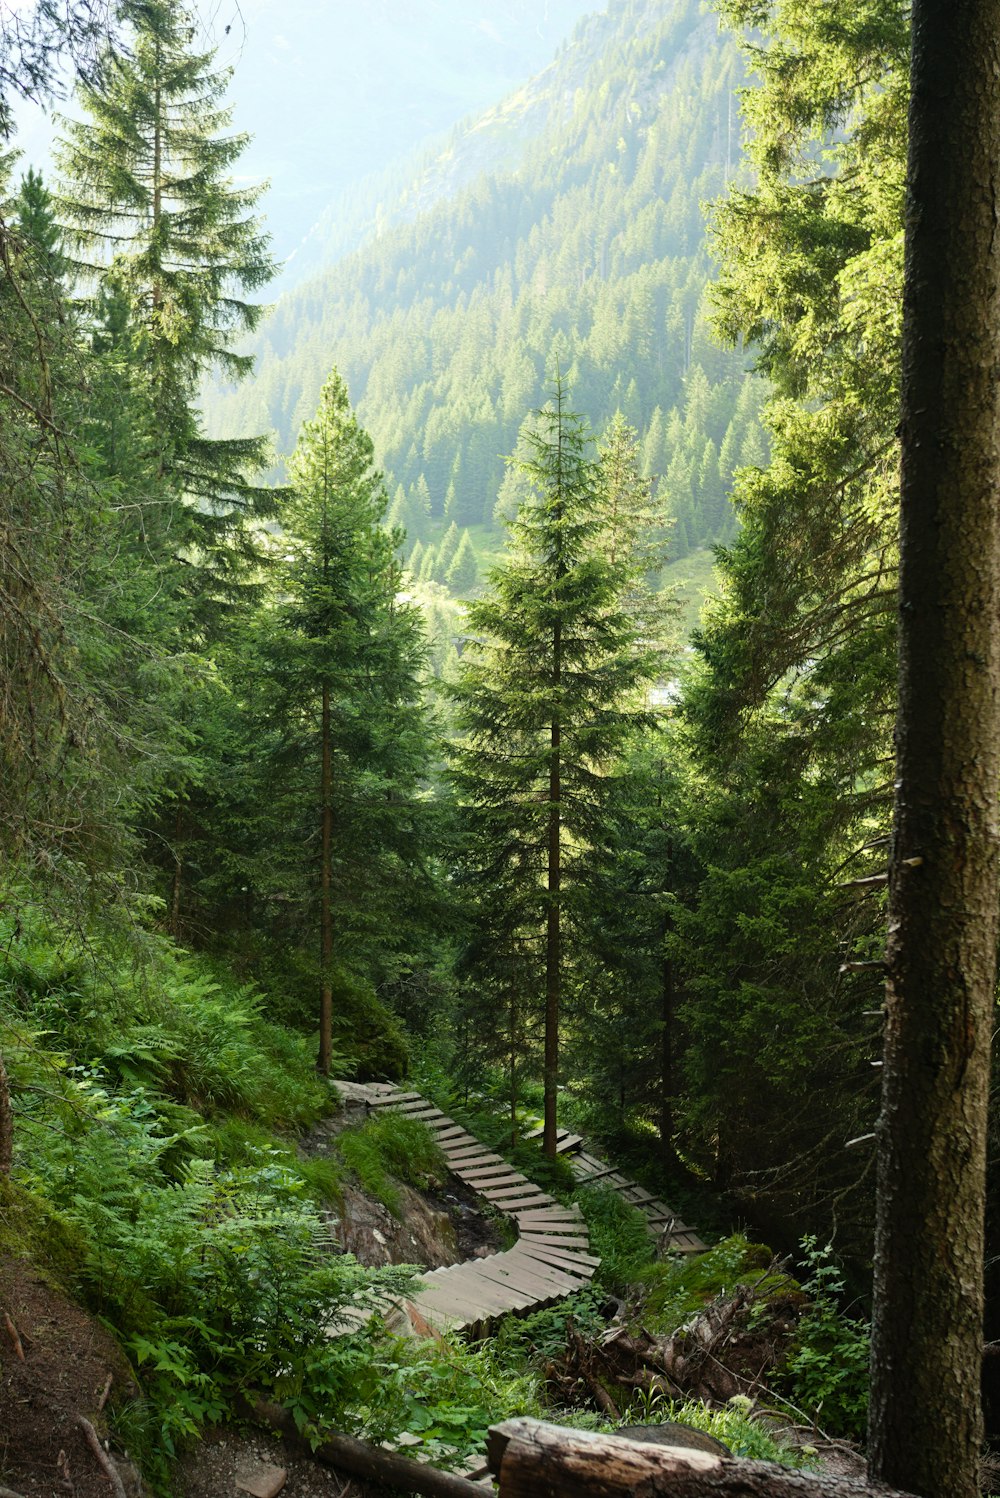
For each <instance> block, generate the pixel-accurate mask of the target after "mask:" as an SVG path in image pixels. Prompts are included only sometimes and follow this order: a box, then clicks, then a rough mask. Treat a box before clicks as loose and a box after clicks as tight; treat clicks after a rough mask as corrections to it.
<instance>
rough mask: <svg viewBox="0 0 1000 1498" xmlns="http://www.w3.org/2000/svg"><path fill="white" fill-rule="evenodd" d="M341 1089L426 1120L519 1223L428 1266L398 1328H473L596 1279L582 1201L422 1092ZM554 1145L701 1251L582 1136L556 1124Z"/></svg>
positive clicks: (682, 1246) (455, 1161)
mask: <svg viewBox="0 0 1000 1498" xmlns="http://www.w3.org/2000/svg"><path fill="white" fill-rule="evenodd" d="M337 1088H338V1091H339V1092H340V1093H341V1095H342V1097H343V1099H344V1101H345V1102H346V1103H349V1104H353V1105H354V1106H355V1107H358V1106H363V1107H364V1109H365V1111H366V1112H369V1113H371V1112H380V1111H381V1110H382V1109H392V1110H393V1111H394V1112H398V1113H402V1114H404V1115H405V1116H406V1117H408V1118H417V1119H419V1120H420V1122H421V1123H425V1124H426V1125H427V1126H428V1128H429V1129H430V1130H431V1131H432V1132H433V1134H434V1135H435V1137H436V1139H437V1142H438V1144H439V1145H440V1147H441V1150H442V1152H443V1154H444V1157H445V1160H446V1161H447V1163H448V1168H449V1170H451V1171H452V1172H453V1174H454V1175H456V1176H458V1178H459V1180H461V1181H464V1182H465V1184H466V1185H467V1186H470V1187H471V1188H472V1190H473V1191H475V1192H476V1193H477V1195H479V1196H481V1197H483V1198H484V1199H485V1200H486V1201H488V1202H490V1203H491V1204H492V1205H493V1206H494V1207H496V1208H497V1209H498V1210H499V1211H501V1212H504V1213H506V1214H507V1216H509V1217H510V1218H511V1219H512V1220H513V1222H514V1224H515V1226H516V1228H517V1234H518V1237H517V1242H516V1243H515V1245H514V1247H513V1248H509V1249H507V1250H505V1251H504V1252H502V1253H496V1254H489V1255H488V1256H487V1257H485V1258H482V1259H467V1260H466V1261H465V1262H464V1263H462V1264H453V1265H449V1266H448V1267H447V1268H444V1269H431V1270H428V1271H427V1272H426V1273H424V1274H423V1275H422V1276H421V1278H420V1282H419V1288H418V1289H417V1290H415V1292H414V1294H413V1296H412V1297H411V1298H410V1299H408V1300H406V1301H405V1302H403V1303H402V1304H400V1305H394V1306H392V1307H389V1308H387V1310H386V1312H385V1315H386V1320H387V1322H388V1324H389V1325H390V1326H391V1327H392V1328H393V1330H395V1331H399V1332H402V1333H404V1334H405V1333H407V1332H414V1333H417V1334H424V1335H425V1334H426V1329H427V1328H431V1329H433V1330H435V1331H438V1332H444V1331H466V1330H474V1329H476V1328H479V1327H485V1326H486V1325H487V1324H488V1323H489V1322H491V1321H494V1320H495V1319H496V1318H497V1317H498V1316H503V1315H506V1314H507V1313H508V1312H511V1311H532V1310H539V1309H541V1308H542V1307H544V1306H547V1305H550V1304H551V1303H552V1302H553V1301H557V1300H562V1299H563V1298H564V1297H565V1296H567V1295H572V1294H573V1292H574V1291H576V1290H580V1289H582V1288H583V1287H584V1286H586V1285H588V1284H589V1283H590V1281H591V1280H592V1279H593V1276H594V1271H595V1269H596V1268H597V1267H598V1265H599V1264H600V1259H598V1258H597V1257H595V1255H594V1254H592V1253H591V1252H590V1238H589V1235H588V1232H587V1224H586V1221H585V1220H584V1217H583V1214H582V1213H581V1211H580V1209H579V1207H577V1206H575V1205H574V1206H573V1207H564V1206H562V1205H561V1204H560V1203H559V1202H557V1201H556V1200H555V1198H554V1197H552V1196H550V1195H549V1194H548V1192H546V1191H543V1190H542V1189H541V1187H540V1186H536V1185H534V1184H533V1183H532V1182H531V1181H530V1180H529V1179H528V1177H527V1176H525V1175H522V1173H521V1172H520V1171H519V1170H516V1169H515V1168H514V1166H513V1165H510V1164H508V1162H507V1161H506V1160H504V1159H503V1158H502V1157H501V1156H500V1155H497V1154H494V1153H493V1152H492V1151H490V1150H488V1149H487V1148H486V1146H485V1145H483V1144H480V1142H479V1140H478V1139H476V1138H475V1136H474V1135H472V1134H470V1133H469V1132H468V1131H467V1130H466V1129H463V1128H462V1127H461V1125H459V1124H456V1123H455V1122H454V1120H453V1119H450V1118H449V1117H448V1116H447V1115H446V1114H445V1113H442V1111H441V1109H440V1108H435V1107H434V1105H433V1103H429V1102H428V1101H427V1099H426V1098H423V1097H421V1096H420V1094H419V1093H418V1092H407V1091H405V1090H404V1089H402V1088H400V1087H396V1086H394V1085H393V1084H392V1083H389V1082H369V1083H357V1082H338V1083H337ZM540 1134H541V1130H540V1129H538V1130H533V1131H532V1133H531V1134H529V1135H527V1136H526V1137H527V1138H532V1137H537V1136H539V1135H540ZM557 1148H558V1149H559V1152H560V1153H561V1154H563V1155H564V1156H565V1158H566V1159H567V1160H568V1162H569V1164H570V1166H571V1168H572V1170H573V1174H574V1175H575V1176H576V1178H577V1180H578V1181H580V1182H581V1184H585V1183H587V1182H591V1181H593V1182H596V1181H601V1182H604V1183H606V1184H607V1185H609V1186H611V1187H613V1188H614V1189H615V1190H616V1191H618V1192H619V1193H620V1195H621V1196H622V1197H623V1199H624V1200H625V1201H627V1202H629V1203H630V1204H631V1205H632V1206H635V1207H638V1208H639V1210H640V1211H641V1212H642V1213H644V1215H645V1217H646V1219H647V1221H648V1223H649V1228H650V1232H651V1233H655V1234H656V1236H657V1237H659V1238H660V1239H661V1242H662V1245H663V1247H664V1248H666V1249H668V1250H671V1251H673V1252H680V1253H700V1252H703V1250H704V1248H705V1245H704V1244H703V1243H702V1241H701V1239H700V1238H699V1237H698V1235H697V1233H695V1232H694V1230H693V1229H692V1228H689V1227H687V1226H686V1225H685V1224H684V1223H683V1222H682V1221H681V1219H680V1217H679V1216H678V1215H677V1213H676V1212H673V1211H672V1210H671V1208H670V1207H668V1206H667V1204H666V1202H663V1201H661V1200H660V1199H659V1197H655V1196H653V1195H652V1194H651V1193H650V1192H648V1191H645V1190H644V1189H643V1188H642V1187H641V1186H639V1185H638V1184H637V1183H636V1182H635V1181H632V1180H630V1179H629V1178H628V1177H627V1176H625V1175H623V1174H622V1172H621V1171H619V1170H616V1169H615V1167H614V1166H610V1165H608V1164H607V1163H606V1162H605V1161H603V1160H601V1159H599V1158H598V1157H597V1156H596V1155H593V1154H591V1153H590V1152H589V1151H588V1150H586V1149H584V1148H583V1140H582V1138H581V1137H580V1136H579V1135H573V1134H569V1133H568V1132H567V1131H566V1130H565V1129H563V1130H560V1134H559V1143H558V1146H557ZM370 1314H371V1313H370V1312H369V1313H367V1314H366V1313H363V1312H360V1311H359V1312H357V1313H356V1317H355V1318H352V1320H351V1322H349V1323H348V1324H347V1325H345V1326H344V1327H343V1328H342V1330H343V1331H349V1330H353V1329H354V1327H355V1326H357V1325H360V1324H361V1323H362V1322H363V1321H364V1320H366V1319H367V1315H370Z"/></svg>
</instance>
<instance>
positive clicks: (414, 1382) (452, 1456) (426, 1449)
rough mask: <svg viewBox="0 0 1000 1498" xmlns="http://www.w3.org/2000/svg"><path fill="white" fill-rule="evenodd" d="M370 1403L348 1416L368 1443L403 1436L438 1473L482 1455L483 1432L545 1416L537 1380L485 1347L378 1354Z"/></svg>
mask: <svg viewBox="0 0 1000 1498" xmlns="http://www.w3.org/2000/svg"><path fill="white" fill-rule="evenodd" d="M374 1372H375V1375H376V1378H375V1382H374V1384H373V1386H372V1388H371V1391H370V1392H371V1394H372V1396H373V1397H372V1402H371V1403H369V1404H367V1405H365V1406H358V1407H355V1409H354V1411H353V1414H354V1417H355V1418H356V1419H357V1420H358V1421H359V1423H360V1428H361V1431H362V1433H363V1434H364V1435H365V1436H366V1438H367V1439H369V1440H371V1441H375V1442H382V1441H384V1440H386V1439H391V1438H393V1437H396V1436H398V1435H399V1434H400V1433H402V1432H405V1433H407V1434H408V1435H411V1436H416V1437H417V1438H418V1442H419V1446H420V1448H421V1454H422V1455H424V1456H426V1457H427V1458H428V1459H429V1460H431V1461H433V1462H434V1463H435V1464H436V1465H438V1466H441V1467H445V1468H447V1467H451V1466H455V1465H457V1464H458V1463H460V1462H461V1461H462V1460H464V1459H465V1458H467V1457H470V1456H473V1455H476V1454H478V1453H481V1452H483V1451H485V1447H486V1435H487V1431H488V1430H489V1427H490V1426H491V1425H495V1424H496V1423H497V1422H498V1421H500V1420H509V1419H512V1418H514V1417H515V1416H517V1415H534V1416H536V1417H538V1418H542V1417H543V1416H544V1407H543V1403H542V1392H541V1380H540V1378H539V1376H538V1375H537V1374H536V1373H534V1372H532V1371H529V1370H527V1369H520V1370H517V1371H514V1370H512V1369H511V1368H510V1367H509V1366H507V1365H506V1364H505V1363H504V1362H503V1360H502V1358H501V1357H499V1356H498V1353H497V1349H496V1348H495V1347H494V1345H493V1344H492V1343H490V1342H484V1343H481V1344H480V1345H479V1346H478V1347H469V1346H467V1345H466V1344H464V1343H462V1342H460V1341H458V1340H457V1339H452V1338H446V1339H443V1340H442V1341H440V1342H434V1343H428V1342H414V1341H412V1340H409V1339H406V1340H403V1339H400V1340H397V1341H393V1342H390V1343H388V1344H386V1345H384V1346H383V1347H382V1348H380V1349H376V1354H375V1363H374Z"/></svg>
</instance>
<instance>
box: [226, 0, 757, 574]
mask: <svg viewBox="0 0 1000 1498" xmlns="http://www.w3.org/2000/svg"><path fill="white" fill-rule="evenodd" d="M740 81H741V73H740V61H739V57H738V54H737V52H736V49H735V46H734V45H733V43H732V41H731V40H730V39H729V38H728V37H725V38H724V37H720V36H719V34H718V31H717V23H716V20H715V18H714V17H713V16H711V15H706V14H704V13H703V11H702V9H701V6H700V3H699V0H616V3H612V4H611V5H610V6H609V8H608V11H607V12H606V13H604V14H601V15H597V16H593V17H591V18H589V19H587V20H586V21H584V22H581V23H580V25H579V26H578V27H577V29H576V31H575V32H574V34H573V37H572V39H571V40H570V42H569V43H568V44H567V45H566V46H565V47H564V48H563V49H562V50H561V52H560V54H559V56H558V57H557V58H556V60H555V62H554V63H553V64H552V65H551V66H550V67H548V68H547V69H546V70H545V71H544V72H543V73H541V74H539V75H537V76H536V77H535V78H533V79H532V80H531V81H530V82H529V83H528V84H526V85H525V86H524V87H523V88H522V89H520V90H518V91H517V92H516V93H514V94H513V95H511V96H510V97H509V98H508V99H507V100H505V101H504V103H503V104H502V105H500V106H498V107H497V108H496V109H493V110H490V111H488V112H487V113H486V114H484V115H482V116H480V117H478V118H477V119H475V120H472V121H470V122H468V123H467V124H466V125H464V126H463V127H461V128H460V129H459V130H457V131H455V132H453V134H452V136H451V137H450V138H449V139H448V141H447V143H446V144H445V146H444V147H443V148H442V149H441V150H440V151H439V152H436V153H434V154H433V155H432V156H431V157H430V158H425V159H424V160H423V161H422V162H421V163H419V164H418V165H416V166H414V167H413V168H412V169H410V170H409V171H408V172H407V175H406V177H405V179H402V180H401V179H400V178H399V177H398V176H397V179H396V182H395V183H394V191H390V192H388V193H386V194H385V195H383V196H382V198H381V199H379V200H378V201H375V200H374V199H372V200H369V203H368V205H367V213H368V222H367V225H366V226H364V228H363V229H362V227H361V225H360V223H359V219H358V215H359V214H361V215H363V214H364V211H365V205H364V204H363V203H361V202H356V203H355V204H354V205H353V208H352V214H351V215H350V223H351V228H350V230H349V232H350V233H353V234H359V233H362V232H367V233H368V234H369V236H370V237H369V238H368V240H367V242H366V243H364V244H362V245H361V247H360V248H358V249H357V250H355V251H354V252H353V253H350V254H348V255H346V256H345V257H344V258H342V259H340V260H339V261H338V262H337V263H336V264H334V265H332V266H331V267H329V268H328V269H327V270H325V271H323V272H321V273H319V274H317V275H315V276H313V277H312V278H310V279H308V280H307V281H305V282H303V284H301V285H300V286H297V287H295V288H294V289H293V290H292V291H290V292H289V293H288V294H286V295H285V296H283V297H282V298H281V300H280V301H279V303H278V305H277V307H276V309H275V311H274V313H273V314H272V316H271V317H270V318H269V320H268V322H267V324H266V326H265V328H264V330H263V332H262V333H261V334H260V335H259V336H258V339H257V345H256V350H257V353H258V369H257V376H256V379H255V380H254V381H252V382H250V383H248V384H247V385H245V386H244V387H242V388H241V389H240V390H239V391H236V392H232V391H224V390H216V391H213V392H210V394H209V396H208V398H207V400H206V415H207V417H208V419H209V421H210V423H211V424H212V425H213V426H214V427H215V428H217V429H219V430H222V431H234V430H237V429H240V430H244V431H246V430H248V429H249V428H250V427H255V428H256V429H266V428H269V427H270V428H273V429H274V430H275V431H276V432H277V435H278V443H279V449H280V450H281V451H282V452H287V451H289V450H290V448H291V446H292V444H293V443H294V440H295V435H296V433H297V431H298V429H299V426H300V424H301V422H302V421H303V420H304V419H306V418H308V417H310V416H311V415H312V413H313V409H314V407H315V404H316V399H317V395H318V392H319V388H320V385H321V383H322V380H323V379H324V377H325V375H326V373H327V371H328V370H329V368H330V366H331V365H332V364H336V365H337V366H338V367H339V368H340V370H341V371H342V373H343V374H344V376H345V377H346V379H347V382H348V385H349V388H350V390H351V394H352V398H353V399H354V401H355V403H356V405H357V407H358V411H359V415H360V417H361V419H362V421H363V422H364V423H365V425H366V426H367V427H368V428H369V430H370V431H371V433H372V436H373V437H374V439H375V443H376V449H377V451H378V453H379V456H380V460H381V462H382V463H383V465H384V466H385V469H386V472H387V475H388V478H389V481H390V492H391V493H392V494H393V495H394V498H395V503H394V507H393V519H394V520H396V521H401V522H402V523H403V524H405V525H406V527H407V530H408V532H409V535H410V542H411V545H412V544H413V543H414V542H415V541H417V540H419V541H421V543H422V557H421V567H422V569H423V573H424V575H425V576H433V575H434V566H435V562H434V560H433V558H432V557H430V553H431V552H433V550H434V547H433V546H432V545H429V544H428V543H430V542H436V541H437V539H438V537H439V536H440V535H441V532H442V530H443V529H444V528H445V527H447V526H449V525H450V522H451V521H454V522H455V524H456V526H457V527H458V529H459V531H460V530H461V529H463V528H465V527H468V526H472V527H478V526H481V525H484V524H485V525H489V524H490V523H491V521H492V519H493V514H494V507H495V505H496V502H497V496H498V494H499V493H500V491H501V489H502V487H503V485H504V479H505V467H504V461H503V459H504V455H506V454H509V453H510V452H511V451H513V449H514V447H515V445H516V443H517V438H518V432H519V429H520V427H521V424H522V422H523V421H524V419H525V415H526V413H527V412H528V411H529V410H530V409H531V408H532V407H534V406H536V405H539V404H541V403H542V402H543V400H544V398H545V392H546V387H547V382H548V381H549V379H550V377H551V373H552V370H553V369H554V367H555V365H556V363H558V364H559V365H560V367H561V369H562V370H563V372H564V374H566V376H567V377H568V380H569V383H570V386H571V392H572V401H573V404H574V405H575V407H576V408H577V409H579V410H581V411H583V412H584V413H585V414H586V415H587V416H588V418H589V419H590V421H591V422H592V424H593V425H594V426H595V427H596V428H598V429H599V428H600V427H602V426H603V425H604V424H605V423H606V422H607V421H608V420H609V419H610V417H611V416H612V415H613V414H614V412H615V410H616V409H621V410H622V411H623V412H624V413H625V415H626V416H627V417H628V419H629V420H630V421H631V422H632V423H633V424H634V425H635V426H636V427H637V429H638V430H639V431H640V432H641V433H642V435H643V462H644V465H645V470H646V472H647V473H648V474H649V475H650V476H651V477H655V479H656V482H657V484H658V486H659V492H660V494H661V497H662V503H663V506H664V513H665V514H667V513H669V514H670V515H672V516H673V517H674V518H675V522H676V524H675V528H674V531H673V540H672V550H673V554H674V556H675V557H678V556H683V555H685V554H686V553H687V552H688V551H689V550H691V549H694V548H696V547H699V546H701V545H703V544H704V543H705V542H706V541H711V540H714V539H718V538H720V537H723V536H724V535H725V534H726V533H727V530H728V529H729V528H731V525H732V517H731V511H730V508H729V505H728V501H727V497H726V496H727V491H728V484H729V479H730V476H731V473H732V470H733V468H734V467H735V466H737V465H738V464H739V463H741V462H750V461H755V460H757V459H759V458H760V457H761V456H762V455H763V448H762V439H761V435H760V429H759V425H758V421H757V414H758V411H759V407H760V403H761V398H762V391H761V388H760V386H759V383H758V382H757V381H756V380H755V379H754V378H752V377H750V376H748V375H747V374H746V372H745V363H744V361H743V360H742V359H741V358H740V357H738V356H737V355H735V354H732V353H729V352H726V351H723V350H721V349H719V348H717V347H716V346H715V344H714V343H713V342H712V340H711V337H710V334H709V331H708V328H707V324H706V315H705V314H706V286H707V284H708V281H709V278H710V274H711V265H710V260H709V256H708V252H707V249H706V234H705V225H704V216H703V210H702V205H703V204H704V203H705V202H706V201H708V200H711V199H713V198H715V197H717V196H718V195H719V194H720V193H721V192H722V191H723V189H724V186H725V182H726V179H727V176H728V175H729V174H730V171H731V169H732V165H733V164H734V163H736V161H737V160H738V157H739V140H738V129H739V124H738V118H739V117H738V112H737V109H736V106H735V102H734V101H733V98H732V91H733V89H734V87H735V86H738V84H739V82H740ZM317 234H318V235H319V236H320V237H321V238H322V237H323V236H324V235H325V236H326V242H327V243H328V244H331V243H332V244H336V237H335V230H334V228H333V226H331V225H328V226H327V228H326V229H318V230H317ZM508 484H509V481H508Z"/></svg>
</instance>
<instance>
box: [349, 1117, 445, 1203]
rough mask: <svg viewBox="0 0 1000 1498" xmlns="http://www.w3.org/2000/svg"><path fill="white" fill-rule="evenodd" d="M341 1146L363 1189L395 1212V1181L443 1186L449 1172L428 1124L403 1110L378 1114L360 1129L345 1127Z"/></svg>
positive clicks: (396, 1201)
mask: <svg viewBox="0 0 1000 1498" xmlns="http://www.w3.org/2000/svg"><path fill="white" fill-rule="evenodd" d="M337 1148H338V1150H339V1153H340V1155H341V1158H342V1159H343V1161H344V1163H345V1164H346V1165H347V1166H348V1168H349V1169H350V1170H352V1171H353V1172H354V1174H355V1175H356V1176H357V1178H358V1180H359V1181H360V1183H361V1186H362V1187H363V1189H364V1190H365V1191H367V1192H368V1194H369V1195H370V1196H374V1197H375V1198H376V1199H377V1200H378V1201H380V1202H382V1203H383V1204H384V1205H385V1206H387V1207H388V1208H389V1211H390V1212H392V1213H393V1215H397V1214H398V1213H399V1209H400V1197H399V1192H398V1190H397V1189H396V1186H395V1184H394V1182H395V1181H405V1182H406V1183H407V1184H409V1185H411V1186H419V1187H424V1188H425V1187H427V1186H429V1185H431V1184H438V1185H440V1183H441V1182H443V1181H444V1179H445V1176H446V1175H447V1172H448V1166H447V1162H446V1161H445V1158H444V1154H443V1153H442V1151H441V1147H440V1146H439V1144H438V1143H437V1140H436V1139H435V1138H434V1135H433V1134H432V1133H431V1131H430V1129H429V1128H428V1127H427V1125H426V1124H424V1123H421V1122H420V1120H419V1119H416V1118H407V1117H406V1115H405V1114H403V1113H394V1112H392V1111H385V1112H382V1113H378V1114H376V1115H375V1116H374V1117H372V1118H370V1119H368V1121H367V1122H366V1123H364V1124H362V1125H361V1127H360V1128H358V1129H347V1130H345V1131H344V1133H343V1134H341V1135H340V1137H339V1139H338V1140H337Z"/></svg>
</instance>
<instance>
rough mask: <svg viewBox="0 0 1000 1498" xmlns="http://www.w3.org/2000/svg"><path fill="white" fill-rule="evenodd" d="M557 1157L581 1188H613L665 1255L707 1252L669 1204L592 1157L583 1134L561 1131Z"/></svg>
mask: <svg viewBox="0 0 1000 1498" xmlns="http://www.w3.org/2000/svg"><path fill="white" fill-rule="evenodd" d="M524 1137H525V1139H541V1137H542V1130H541V1128H537V1129H532V1130H531V1131H530V1133H528V1134H525V1136H524ZM556 1154H557V1155H562V1156H563V1157H564V1159H565V1160H566V1161H567V1163H568V1165H569V1167H570V1169H571V1170H572V1172H573V1174H574V1176H575V1177H576V1179H577V1180H578V1181H579V1182H580V1185H581V1186H589V1185H591V1184H595V1185H596V1184H597V1183H598V1182H600V1183H601V1184H602V1185H606V1186H611V1187H612V1188H613V1189H614V1190H615V1191H617V1192H618V1194H619V1196H620V1197H621V1198H622V1200H623V1201H627V1202H628V1203H629V1205H630V1206H632V1207H638V1209H639V1211H640V1212H641V1213H642V1214H643V1216H644V1217H645V1219H646V1222H647V1223H648V1224H649V1231H650V1232H651V1233H652V1234H653V1235H654V1236H655V1237H656V1238H658V1239H659V1240H660V1242H659V1246H660V1249H661V1251H662V1252H664V1253H682V1254H701V1253H704V1252H705V1244H704V1243H703V1242H702V1241H701V1239H700V1238H699V1237H698V1234H697V1233H696V1232H695V1230H694V1228H689V1227H688V1226H687V1224H686V1223H685V1222H683V1221H682V1219H681V1217H680V1214H679V1213H677V1212H675V1211H674V1210H673V1208H672V1207H668V1206H667V1204H666V1202H665V1201H661V1200H660V1198H659V1197H658V1196H654V1195H653V1194H652V1192H650V1191H646V1190H645V1188H644V1187H642V1186H640V1185H639V1184H638V1183H637V1182H636V1181H633V1180H631V1179H630V1178H629V1177H628V1176H627V1175H625V1174H624V1172H623V1171H620V1170H618V1169H617V1168H616V1167H615V1166H614V1165H609V1164H608V1162H607V1161H606V1160H602V1159H600V1158H599V1157H598V1156H597V1155H595V1154H592V1153H591V1151H590V1150H589V1149H585V1148H584V1140H583V1139H582V1138H581V1137H580V1135H579V1134H571V1133H570V1132H569V1130H568V1129H558V1130H557V1131H556Z"/></svg>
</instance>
